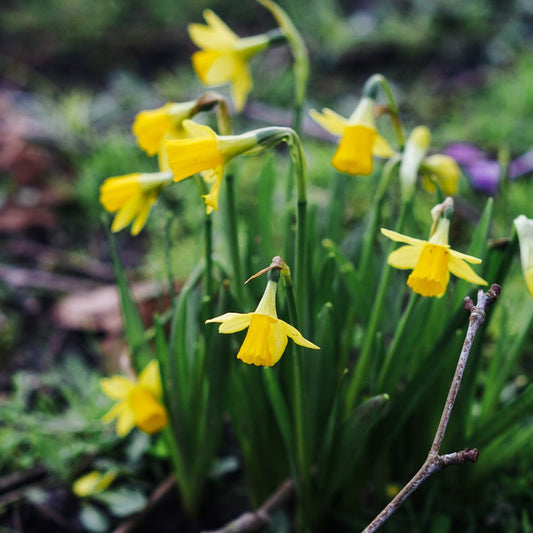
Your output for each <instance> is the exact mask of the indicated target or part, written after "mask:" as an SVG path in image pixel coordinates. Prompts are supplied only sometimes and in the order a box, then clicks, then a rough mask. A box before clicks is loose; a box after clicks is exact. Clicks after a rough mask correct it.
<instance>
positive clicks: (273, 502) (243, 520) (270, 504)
mask: <svg viewBox="0 0 533 533" xmlns="http://www.w3.org/2000/svg"><path fill="white" fill-rule="evenodd" d="M293 492H294V482H293V481H292V479H288V480H286V481H284V482H283V483H282V484H281V485H280V486H279V487H278V488H277V489H276V491H275V492H274V493H273V494H272V495H271V496H270V498H268V500H267V501H266V502H265V503H264V504H263V505H261V507H259V509H257V510H256V511H248V512H246V513H243V514H242V515H241V516H239V517H238V518H236V519H235V520H232V521H231V522H229V523H228V524H226V525H225V526H223V527H221V528H220V529H214V530H212V531H204V532H203V533H244V532H245V531H256V530H258V529H260V528H262V527H265V526H267V525H269V524H270V514H271V513H272V511H274V510H276V509H277V508H278V507H281V506H282V505H283V504H284V503H285V502H286V501H287V500H288V499H289V498H290V497H291V496H292V494H293Z"/></svg>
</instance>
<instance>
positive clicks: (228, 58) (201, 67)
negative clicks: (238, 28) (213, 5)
mask: <svg viewBox="0 0 533 533" xmlns="http://www.w3.org/2000/svg"><path fill="white" fill-rule="evenodd" d="M203 15H204V19H205V21H206V22H207V24H189V26H188V31H189V36H190V38H191V40H192V41H193V42H194V44H195V45H196V46H198V47H199V48H201V50H200V51H198V52H194V54H193V55H192V64H193V67H194V70H195V72H196V74H197V75H198V77H199V78H200V81H201V82H202V83H203V84H204V85H207V86H214V85H223V84H225V83H231V94H232V100H233V103H234V105H235V109H236V110H237V111H241V110H242V109H243V108H244V105H245V104H246V98H247V96H248V93H249V92H250V90H251V89H252V77H251V75H250V70H249V68H248V61H249V60H250V59H251V58H252V57H253V56H254V55H256V54H258V53H259V52H261V51H262V50H264V49H265V48H267V47H268V46H269V43H270V39H269V37H268V35H266V34H262V35H256V36H253V37H244V38H240V37H239V36H238V35H237V34H235V33H234V32H233V31H232V30H231V29H230V28H229V27H228V26H227V25H226V24H225V23H224V22H223V21H222V20H221V19H220V18H219V17H218V16H217V15H215V13H213V11H211V10H209V9H206V10H205V11H204V12H203Z"/></svg>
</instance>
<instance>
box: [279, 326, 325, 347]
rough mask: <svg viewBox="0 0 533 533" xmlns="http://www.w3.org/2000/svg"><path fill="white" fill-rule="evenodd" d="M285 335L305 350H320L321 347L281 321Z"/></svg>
mask: <svg viewBox="0 0 533 533" xmlns="http://www.w3.org/2000/svg"><path fill="white" fill-rule="evenodd" d="M280 322H281V324H282V326H283V329H284V331H285V334H286V335H287V337H290V338H291V339H292V340H293V341H294V342H295V343H296V344H299V345H300V346H303V347H304V348H311V349H312V350H320V347H319V346H317V345H316V344H313V343H312V342H311V341H308V340H307V339H306V338H305V337H304V336H303V335H302V334H301V333H300V332H299V331H298V330H297V329H296V328H295V327H294V326H291V325H290V324H287V322H284V321H283V320H280Z"/></svg>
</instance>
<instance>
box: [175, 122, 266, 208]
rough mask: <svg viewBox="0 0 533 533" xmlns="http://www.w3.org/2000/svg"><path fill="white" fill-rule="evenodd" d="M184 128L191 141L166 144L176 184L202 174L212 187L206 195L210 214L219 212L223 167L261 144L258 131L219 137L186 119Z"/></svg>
mask: <svg viewBox="0 0 533 533" xmlns="http://www.w3.org/2000/svg"><path fill="white" fill-rule="evenodd" d="M183 128H184V129H185V132H186V134H187V137H188V138H185V139H171V140H168V141H165V151H166V153H167V158H168V159H167V160H168V165H169V167H170V170H171V171H172V174H173V175H174V181H181V180H184V179H186V178H188V177H190V176H192V175H193V174H197V173H199V172H202V176H203V178H204V179H205V180H206V182H207V183H208V184H210V185H211V188H210V191H209V194H206V195H204V196H203V198H204V200H205V203H206V210H207V213H208V214H209V213H211V212H212V211H216V210H217V209H218V195H219V191H220V185H221V182H222V177H223V175H224V164H225V163H226V162H227V161H229V160H230V159H232V158H233V157H235V156H236V155H238V154H242V153H246V152H249V151H250V150H252V149H254V148H255V147H256V146H257V145H258V143H259V140H258V137H257V132H256V131H251V132H248V133H244V134H242V135H217V134H216V133H215V132H214V131H213V130H212V129H211V128H209V127H208V126H204V125H202V124H197V123H195V122H193V121H192V120H184V121H183ZM258 131H259V130H258ZM206 171H207V172H206Z"/></svg>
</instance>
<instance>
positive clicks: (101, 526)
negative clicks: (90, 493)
mask: <svg viewBox="0 0 533 533" xmlns="http://www.w3.org/2000/svg"><path fill="white" fill-rule="evenodd" d="M79 516H80V522H81V523H82V525H83V529H85V530H87V531H90V532H91V533H104V532H105V531H109V530H110V526H111V524H110V521H109V518H108V517H107V516H106V515H105V513H104V512H103V511H101V510H100V509H98V508H97V507H95V506H94V505H91V504H90V503H87V502H83V503H82V506H81V511H80V515H79Z"/></svg>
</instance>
